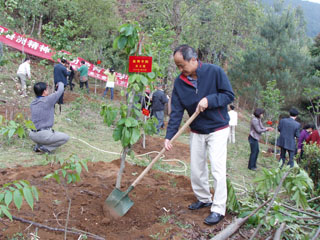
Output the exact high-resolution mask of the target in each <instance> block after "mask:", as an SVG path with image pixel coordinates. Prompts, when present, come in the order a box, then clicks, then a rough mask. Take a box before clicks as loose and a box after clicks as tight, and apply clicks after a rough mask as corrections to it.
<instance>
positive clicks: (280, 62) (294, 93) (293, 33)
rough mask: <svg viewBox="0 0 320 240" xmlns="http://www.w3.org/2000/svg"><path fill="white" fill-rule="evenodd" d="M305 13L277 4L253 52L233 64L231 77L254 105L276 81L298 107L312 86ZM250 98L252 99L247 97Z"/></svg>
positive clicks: (255, 42)
mask: <svg viewBox="0 0 320 240" xmlns="http://www.w3.org/2000/svg"><path fill="white" fill-rule="evenodd" d="M305 46H306V35H305V24H304V20H303V14H302V11H301V10H300V9H294V10H292V9H284V8H283V5H282V4H281V3H278V4H275V5H274V7H273V8H272V9H270V10H269V11H268V12H267V14H266V18H265V21H264V23H263V24H262V26H261V27H260V32H259V34H257V36H256V38H255V39H254V45H253V46H252V48H251V49H248V50H247V51H245V53H244V55H243V56H242V58H238V59H236V60H235V61H233V64H232V68H231V71H230V73H229V76H230V78H231V81H233V82H234V83H235V84H234V86H239V89H238V91H239V93H240V94H242V95H243V96H246V97H245V98H248V97H249V99H247V100H249V102H250V103H251V105H253V104H254V103H255V98H256V97H258V98H259V96H256V95H257V94H258V93H259V88H260V89H261V86H262V88H265V86H266V84H267V82H268V81H270V80H276V82H277V88H279V89H280V90H281V92H282V94H283V96H284V97H285V103H286V105H287V106H288V107H289V106H290V105H296V103H297V102H298V101H299V99H300V98H301V93H302V91H301V89H303V86H305V85H307V84H309V82H310V77H309V74H308V72H309V70H310V67H311V65H310V57H309V54H308V52H307V51H306V47H305ZM247 96H248V97H247Z"/></svg>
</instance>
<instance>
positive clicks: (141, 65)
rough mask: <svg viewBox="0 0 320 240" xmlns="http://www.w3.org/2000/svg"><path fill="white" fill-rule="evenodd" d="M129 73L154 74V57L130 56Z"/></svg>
mask: <svg viewBox="0 0 320 240" xmlns="http://www.w3.org/2000/svg"><path fill="white" fill-rule="evenodd" d="M129 72H152V57H147V56H130V57H129Z"/></svg>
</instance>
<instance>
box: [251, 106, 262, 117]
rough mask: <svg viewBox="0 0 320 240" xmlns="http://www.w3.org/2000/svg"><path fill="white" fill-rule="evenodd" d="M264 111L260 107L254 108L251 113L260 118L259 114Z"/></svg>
mask: <svg viewBox="0 0 320 240" xmlns="http://www.w3.org/2000/svg"><path fill="white" fill-rule="evenodd" d="M264 113H265V111H264V109H262V108H256V109H255V110H254V112H253V115H254V116H255V117H256V118H260V115H261V114H264Z"/></svg>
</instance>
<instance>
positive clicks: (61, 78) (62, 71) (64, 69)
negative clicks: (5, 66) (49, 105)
mask: <svg viewBox="0 0 320 240" xmlns="http://www.w3.org/2000/svg"><path fill="white" fill-rule="evenodd" d="M30 64H31V60H30V58H29V57H26V58H25V59H24V61H23V63H21V64H20V65H19V68H18V71H17V77H18V79H19V80H20V83H21V95H22V96H23V97H26V96H27V91H26V89H27V86H26V80H27V79H31V67H30ZM77 71H78V72H80V88H83V85H86V88H87V90H88V92H89V86H88V67H87V66H86V65H85V61H81V67H80V68H78V70H77ZM74 74H75V73H74V69H73V67H72V66H71V65H70V63H69V62H68V61H67V60H66V59H61V60H60V62H58V63H57V64H55V65H54V69H53V78H54V84H55V85H57V83H58V82H62V83H63V84H64V86H65V87H67V86H68V85H69V86H70V90H71V91H72V90H73V88H74V83H72V81H73V78H74ZM58 103H60V104H63V95H62V96H61V97H60V99H59V102H58Z"/></svg>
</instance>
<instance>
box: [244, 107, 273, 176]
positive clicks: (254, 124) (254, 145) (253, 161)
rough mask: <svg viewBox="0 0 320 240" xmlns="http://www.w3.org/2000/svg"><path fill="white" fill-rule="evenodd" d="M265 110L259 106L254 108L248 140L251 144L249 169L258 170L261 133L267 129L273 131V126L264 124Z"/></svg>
mask: <svg viewBox="0 0 320 240" xmlns="http://www.w3.org/2000/svg"><path fill="white" fill-rule="evenodd" d="M264 113H265V111H264V109H262V108H257V109H255V110H254V112H253V115H254V117H253V118H252V120H251V123H250V134H249V137H248V141H249V144H250V150H251V152H250V157H249V163H248V169H250V170H252V171H255V170H257V159H258V155H259V140H260V137H261V134H262V133H264V132H266V131H273V130H274V129H273V128H272V127H264V126H263V125H262V121H261V120H262V118H263V115H264Z"/></svg>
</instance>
